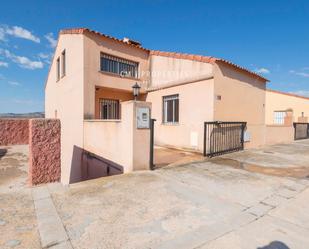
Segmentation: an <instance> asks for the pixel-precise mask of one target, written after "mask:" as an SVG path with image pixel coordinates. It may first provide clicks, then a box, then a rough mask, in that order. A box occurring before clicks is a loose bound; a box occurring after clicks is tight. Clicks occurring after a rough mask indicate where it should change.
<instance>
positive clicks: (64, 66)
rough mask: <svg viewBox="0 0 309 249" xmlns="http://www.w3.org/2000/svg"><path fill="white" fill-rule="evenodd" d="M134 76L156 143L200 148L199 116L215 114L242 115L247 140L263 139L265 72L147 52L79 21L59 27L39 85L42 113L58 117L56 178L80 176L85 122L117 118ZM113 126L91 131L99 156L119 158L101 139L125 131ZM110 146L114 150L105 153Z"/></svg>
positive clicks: (234, 117)
mask: <svg viewBox="0 0 309 249" xmlns="http://www.w3.org/2000/svg"><path fill="white" fill-rule="evenodd" d="M136 82H137V83H138V84H139V86H140V87H141V89H140V95H139V97H138V100H140V101H147V102H150V103H151V105H152V109H151V117H152V118H155V119H156V120H157V121H156V122H155V143H156V144H158V145H164V146H170V147H176V148H182V149H190V150H195V151H202V150H203V135H204V131H203V129H204V128H203V123H204V122H205V121H214V120H221V121H244V122H247V132H248V133H249V134H250V136H249V137H250V140H248V141H247V143H246V146H247V147H257V146H260V145H262V144H264V139H265V138H264V129H265V89H266V82H267V79H265V78H264V77H262V76H260V75H258V74H256V73H254V72H251V71H249V70H247V69H245V68H242V67H240V66H238V65H236V64H233V63H231V62H229V61H226V60H223V59H218V58H214V57H208V56H198V55H189V54H180V53H170V52H162V51H153V50H149V49H145V48H143V47H142V46H141V44H140V43H139V42H136V41H133V40H130V39H127V38H124V39H122V40H120V39H116V38H113V37H110V36H108V35H104V34H101V33H98V32H96V31H92V30H89V29H85V28H77V29H68V30H62V31H61V32H60V34H59V38H58V44H57V47H56V51H55V55H54V58H53V61H52V64H51V68H50V71H49V74H48V78H47V82H46V88H45V114H46V117H47V118H59V119H60V120H61V132H62V133H61V140H62V141H61V163H62V182H64V183H69V182H74V181H78V180H80V179H82V174H83V170H82V164H83V158H82V154H83V150H84V149H85V144H88V145H89V141H86V140H87V136H88V134H90V133H89V131H88V130H87V131H85V127H86V126H87V127H86V129H88V127H90V126H89V122H88V121H89V120H95V121H97V122H100V121H104V122H106V121H110V122H118V124H119V122H121V120H122V118H123V117H124V115H126V114H125V113H124V111H125V108H123V107H122V103H125V102H126V101H130V100H133V99H134V97H133V95H132V86H133V85H134V84H135V83H136ZM118 126H119V125H118ZM102 129H103V128H102ZM104 129H106V130H107V128H104ZM109 129H110V128H108V130H109ZM117 129H118V128H117ZM113 132H115V130H113V129H110V130H109V132H108V133H109V134H110V136H109V137H108V139H107V135H106V134H105V135H104V139H103V137H100V135H99V132H96V134H98V135H97V138H96V139H97V141H96V143H98V146H100V144H103V143H104V144H105V146H106V147H107V148H106V149H102V150H98V151H100V154H101V155H100V156H102V157H105V158H107V159H108V160H111V161H115V162H116V163H117V164H120V165H121V164H122V162H124V161H121V160H120V159H119V158H118V156H117V153H118V155H119V157H120V155H122V154H125V153H126V152H123V148H121V147H120V146H119V147H117V146H115V148H114V147H113V146H108V143H109V141H108V140H110V141H111V143H112V142H113V143H114V142H115V141H116V140H117V141H121V139H123V140H124V139H131V138H126V135H121V136H120V138H119V134H114V133H113ZM91 134H94V132H93V133H91ZM93 136H94V137H95V136H96V135H93ZM103 140H104V141H103ZM112 140H113V141H112ZM114 140H115V141H114ZM142 140H143V139H135V140H134V143H138V141H140V142H141V141H142ZM92 141H93V140H92ZM119 144H122V142H119ZM92 148H93V147H91V146H88V147H87V150H92ZM111 148H114V149H113V150H114V151H116V150H118V149H119V151H116V152H115V155H114V154H113V151H111V152H109V154H108V155H105V154H104V153H105V151H107V150H112V149H111ZM117 148H118V149H117ZM127 149H128V150H134V151H137V149H135V148H133V149H131V148H127ZM94 150H95V149H94ZM90 152H94V153H98V152H97V151H90ZM136 153H137V152H136ZM112 154H113V156H110V155H112ZM141 154H142V153H141ZM118 159H119V160H118ZM133 163H134V162H133Z"/></svg>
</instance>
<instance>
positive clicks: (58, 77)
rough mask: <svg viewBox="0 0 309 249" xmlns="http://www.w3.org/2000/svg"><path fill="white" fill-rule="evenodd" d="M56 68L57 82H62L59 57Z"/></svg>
mask: <svg viewBox="0 0 309 249" xmlns="http://www.w3.org/2000/svg"><path fill="white" fill-rule="evenodd" d="M56 67H57V81H58V80H60V58H59V57H58V59H57V64H56Z"/></svg>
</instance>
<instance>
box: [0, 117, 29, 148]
mask: <svg viewBox="0 0 309 249" xmlns="http://www.w3.org/2000/svg"><path fill="white" fill-rule="evenodd" d="M28 140H29V119H5V118H4V119H0V145H1V146H2V145H15V144H28V143H29V141H28Z"/></svg>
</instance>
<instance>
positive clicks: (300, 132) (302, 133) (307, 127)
mask: <svg viewBox="0 0 309 249" xmlns="http://www.w3.org/2000/svg"><path fill="white" fill-rule="evenodd" d="M293 125H294V139H295V140H299V139H306V138H309V124H308V123H293Z"/></svg>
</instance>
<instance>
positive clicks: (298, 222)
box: [0, 141, 309, 249]
mask: <svg viewBox="0 0 309 249" xmlns="http://www.w3.org/2000/svg"><path fill="white" fill-rule="evenodd" d="M14 149H15V147H14V148H13V150H14ZM10 153H11V152H10V150H9V151H8V153H7V155H6V156H4V157H3V158H2V159H1V160H0V167H1V168H2V167H3V160H6V157H7V156H8V155H9V154H10ZM308 155H309V141H301V142H297V143H293V144H291V145H280V146H273V147H269V148H265V149H263V150H252V151H244V152H239V153H235V154H230V155H227V156H224V157H222V158H219V159H216V158H214V159H211V160H209V161H204V162H198V163H189V164H186V165H182V166H169V167H165V168H161V169H158V170H155V171H152V172H150V171H144V172H135V173H131V174H126V175H120V176H113V177H108V178H100V179H96V180H91V181H88V182H82V183H78V184H73V185H71V186H69V187H63V186H61V185H60V184H49V185H45V186H41V187H37V188H33V189H29V188H25V187H22V184H21V185H19V184H12V183H11V185H10V184H9V183H3V182H1V183H0V184H1V185H3V186H6V189H5V187H3V186H1V191H4V192H1V198H3V197H2V196H3V194H5V195H7V193H6V192H8V194H9V195H10V198H8V199H11V200H12V201H11V202H10V204H9V205H7V204H6V201H5V202H3V201H1V202H0V208H1V213H0V220H3V221H5V224H4V226H5V227H3V228H4V229H2V227H1V229H0V235H1V236H0V248H11V247H12V244H13V245H14V243H15V244H16V243H17V241H18V242H19V245H17V246H16V247H15V248H40V247H41V245H43V246H46V247H48V248H72V247H73V248H87V249H88V248H177V249H180V248H216V249H225V248H228V249H231V248H233V249H234V248H244V249H250V248H254V249H256V248H263V249H273V248H276V249H277V248H278V249H287V248H290V249H294V248H296V249H297V248H301V249H303V248H309V212H308V209H309V181H308V178H307V175H306V174H305V173H304V172H306V171H305V170H303V168H309V161H308V160H307V157H308ZM23 158H24V157H20V158H19V160H18V161H22V160H24V159H23ZM293 158H295V160H294V159H293ZM224 162H225V163H224ZM253 166H254V167H256V168H254V167H253ZM252 167H253V168H252ZM18 168H19V169H20V168H22V166H21V167H18ZM260 168H263V169H264V168H265V169H267V168H271V169H272V168H276V169H278V170H279V171H280V170H281V169H282V168H283V169H289V170H290V168H292V169H294V170H295V169H296V170H295V171H294V173H295V172H299V171H298V168H302V170H303V171H302V172H303V173H302V174H298V173H297V174H295V175H294V176H295V177H287V176H286V174H283V175H284V176H283V177H279V176H274V175H276V174H279V173H278V172H276V173H273V171H270V172H268V171H267V170H266V171H267V172H264V171H261V170H260ZM272 170H273V169H272ZM257 172H262V173H264V174H260V173H257ZM1 173H2V171H1ZM17 178H18V179H19V180H18V181H17V182H23V183H24V180H25V178H24V176H23V175H19V176H18V177H17ZM0 179H3V178H0ZM21 179H24V180H23V181H21ZM15 180H16V179H15ZM11 182H12V181H11ZM9 186H12V187H11V189H10V188H9ZM29 190H30V191H31V192H32V194H31V193H30V191H29ZM14 195H16V196H17V195H22V196H23V197H22V198H19V197H18V198H13V196H14ZM34 207H35V208H34ZM4 209H5V212H3V210H4ZM13 210H14V211H13ZM34 216H37V219H35V218H34ZM19 217H23V219H24V220H25V221H23V223H27V224H30V225H31V229H30V226H29V227H28V229H30V230H27V234H28V235H27V236H24V233H19V230H17V227H19V224H18V223H19V222H21V221H20V218H19ZM0 225H1V223H0ZM2 226H3V225H2ZM8 231H10V232H9V233H8ZM38 231H39V233H38ZM1 233H2V234H1ZM38 234H39V235H38ZM29 238H30V239H29ZM30 240H31V242H32V244H29V243H30V242H29V241H30Z"/></svg>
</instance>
